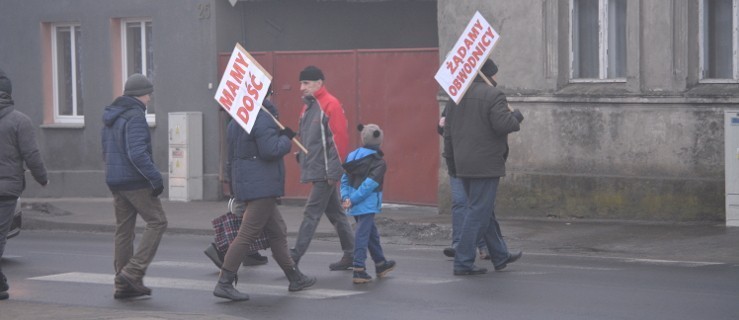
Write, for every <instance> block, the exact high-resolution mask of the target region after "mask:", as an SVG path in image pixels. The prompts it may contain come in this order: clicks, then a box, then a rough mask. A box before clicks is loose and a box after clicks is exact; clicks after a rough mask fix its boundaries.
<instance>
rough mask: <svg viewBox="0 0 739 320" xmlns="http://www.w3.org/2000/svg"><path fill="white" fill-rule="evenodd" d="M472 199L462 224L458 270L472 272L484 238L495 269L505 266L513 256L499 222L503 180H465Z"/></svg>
mask: <svg viewBox="0 0 739 320" xmlns="http://www.w3.org/2000/svg"><path fill="white" fill-rule="evenodd" d="M462 183H463V185H464V189H465V191H466V193H467V198H468V206H467V208H468V212H467V216H466V217H465V219H464V223H463V224H462V237H461V238H460V240H459V245H458V246H457V253H456V255H455V257H454V269H455V270H469V269H472V266H473V264H474V262H475V256H476V253H475V242H477V239H479V237H480V236H482V237H483V239H484V240H485V243H486V244H487V246H488V249H489V251H490V256H491V259H492V262H493V265H496V266H497V265H500V264H502V263H504V262H505V261H506V260H507V259H508V256H509V253H508V246H507V245H506V243H505V240H503V235H502V234H501V233H500V225H499V224H498V221H497V220H496V219H495V212H494V211H493V210H494V208H495V197H496V195H497V192H498V184H499V183H500V178H483V179H472V178H462Z"/></svg>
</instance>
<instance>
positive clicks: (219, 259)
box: [203, 243, 224, 269]
mask: <svg viewBox="0 0 739 320" xmlns="http://www.w3.org/2000/svg"><path fill="white" fill-rule="evenodd" d="M203 252H204V253H205V255H206V256H207V257H208V258H210V261H213V264H215V265H216V267H218V269H220V268H223V258H224V257H223V254H222V253H221V252H220V251H218V248H216V244H215V243H211V244H210V246H208V248H207V249H205V251H203Z"/></svg>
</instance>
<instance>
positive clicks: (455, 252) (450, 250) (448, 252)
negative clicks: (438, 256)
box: [444, 248, 457, 258]
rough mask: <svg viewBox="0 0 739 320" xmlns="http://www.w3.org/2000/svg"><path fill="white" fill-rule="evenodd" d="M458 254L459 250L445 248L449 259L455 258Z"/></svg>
mask: <svg viewBox="0 0 739 320" xmlns="http://www.w3.org/2000/svg"><path fill="white" fill-rule="evenodd" d="M456 254H457V250H454V248H444V255H445V256H447V257H449V258H454V256H455V255H456Z"/></svg>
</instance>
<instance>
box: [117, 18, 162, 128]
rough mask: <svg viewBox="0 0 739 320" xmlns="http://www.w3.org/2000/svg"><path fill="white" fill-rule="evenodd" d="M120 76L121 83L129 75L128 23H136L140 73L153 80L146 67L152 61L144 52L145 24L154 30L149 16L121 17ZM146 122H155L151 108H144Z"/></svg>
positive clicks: (145, 45) (146, 48)
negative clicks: (139, 41) (138, 33)
mask: <svg viewBox="0 0 739 320" xmlns="http://www.w3.org/2000/svg"><path fill="white" fill-rule="evenodd" d="M120 21H121V77H122V78H123V79H121V80H122V82H121V83H124V84H125V83H126V80H127V79H128V77H129V74H128V37H127V35H128V26H129V24H133V23H138V24H139V27H140V32H141V34H140V37H141V65H142V66H141V68H142V70H141V74H143V75H144V76H146V77H147V78H149V80H151V81H152V82H153V79H151V77H150V75H149V74H148V69H149V65H150V63H153V61H148V59H147V57H146V53H147V50H148V47H147V44H146V42H147V38H146V25H147V23H148V24H150V26H151V29H152V33H153V32H154V23H153V22H152V19H150V18H124V19H121V20H120ZM146 122H148V123H149V124H150V125H153V124H155V123H156V114H155V113H153V112H151V108H146Z"/></svg>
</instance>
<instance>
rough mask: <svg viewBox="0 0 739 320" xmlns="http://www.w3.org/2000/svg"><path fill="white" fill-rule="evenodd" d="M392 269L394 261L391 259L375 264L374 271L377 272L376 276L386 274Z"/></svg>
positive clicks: (380, 276) (379, 276)
mask: <svg viewBox="0 0 739 320" xmlns="http://www.w3.org/2000/svg"><path fill="white" fill-rule="evenodd" d="M393 269H395V261H393V260H385V262H382V263H380V264H375V273H377V277H378V278H382V277H384V276H387V274H388V273H389V272H390V271H393Z"/></svg>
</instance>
